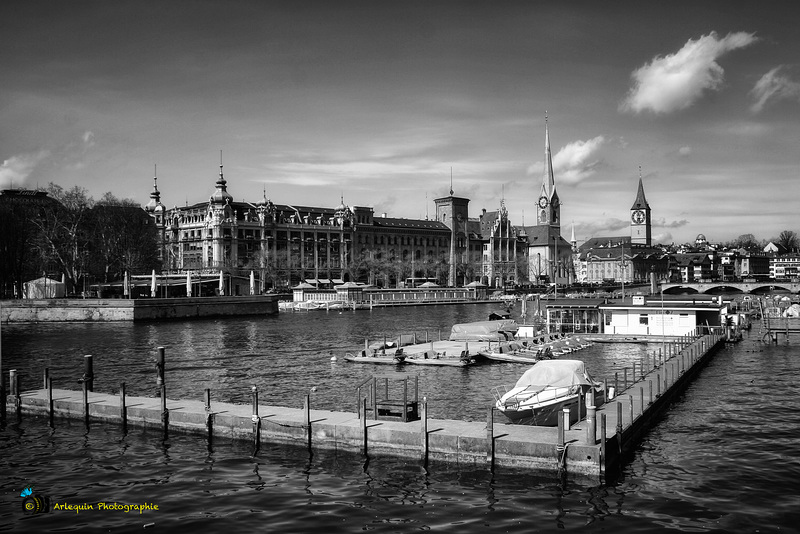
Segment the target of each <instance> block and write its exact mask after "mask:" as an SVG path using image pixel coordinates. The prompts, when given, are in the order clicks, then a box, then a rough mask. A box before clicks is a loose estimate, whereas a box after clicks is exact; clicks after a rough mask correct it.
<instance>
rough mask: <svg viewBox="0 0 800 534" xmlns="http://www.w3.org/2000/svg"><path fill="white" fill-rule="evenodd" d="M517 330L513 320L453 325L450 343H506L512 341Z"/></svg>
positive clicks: (517, 326)
mask: <svg viewBox="0 0 800 534" xmlns="http://www.w3.org/2000/svg"><path fill="white" fill-rule="evenodd" d="M518 328H519V325H517V322H516V321H514V320H513V319H501V320H499V321H475V322H472V323H461V324H454V325H453V327H452V329H451V330H450V341H508V340H510V339H514V334H516V332H517V329H518Z"/></svg>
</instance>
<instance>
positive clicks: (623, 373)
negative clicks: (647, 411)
mask: <svg viewBox="0 0 800 534" xmlns="http://www.w3.org/2000/svg"><path fill="white" fill-rule="evenodd" d="M622 376H623V380H624V381H623V384H624V385H625V387H624V388H623V390H622V391H627V389H628V368H627V367H626V368H625V369H623V370H622Z"/></svg>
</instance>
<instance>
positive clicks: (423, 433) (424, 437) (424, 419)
mask: <svg viewBox="0 0 800 534" xmlns="http://www.w3.org/2000/svg"><path fill="white" fill-rule="evenodd" d="M421 408H422V409H421V411H420V427H421V429H420V439H421V443H420V444H421V445H422V464H423V465H425V466H427V465H428V397H422V406H421Z"/></svg>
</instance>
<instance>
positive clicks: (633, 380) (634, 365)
mask: <svg viewBox="0 0 800 534" xmlns="http://www.w3.org/2000/svg"><path fill="white" fill-rule="evenodd" d="M632 363H633V372H632V373H631V383H632V384H635V383H636V362H632Z"/></svg>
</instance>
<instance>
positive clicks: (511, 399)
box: [492, 360, 603, 426]
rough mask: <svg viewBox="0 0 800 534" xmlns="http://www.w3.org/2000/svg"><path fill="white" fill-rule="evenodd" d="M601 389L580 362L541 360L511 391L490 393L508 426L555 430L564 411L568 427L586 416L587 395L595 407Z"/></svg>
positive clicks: (502, 387) (502, 389)
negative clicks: (551, 428) (548, 427)
mask: <svg viewBox="0 0 800 534" xmlns="http://www.w3.org/2000/svg"><path fill="white" fill-rule="evenodd" d="M602 389H603V385H602V384H601V383H600V382H596V381H595V380H594V379H592V377H591V376H590V375H589V373H588V372H587V371H586V367H585V366H584V363H583V362H582V361H580V360H542V361H540V362H537V363H536V364H535V365H534V366H533V367H531V368H530V369H528V370H527V371H525V373H524V374H523V375H522V376H521V377H520V379H519V380H517V383H516V384H515V385H514V387H512V388H508V387H507V386H498V387H496V388H494V389H493V390H492V393H493V395H494V397H495V400H496V403H495V406H496V407H497V409H498V410H499V411H501V412H503V414H505V416H506V417H508V418H509V419H510V420H511V422H512V423H514V424H525V425H536V426H557V425H558V416H559V414H561V413H563V409H564V408H570V423H574V422H577V421H579V420H580V419H581V418H582V417H583V416H584V415H585V414H586V406H585V404H586V403H585V398H586V393H587V392H591V393H592V394H593V395H594V400H595V405H596V406H597V405H599V404H600V403H601V402H602V400H603V397H602V395H598V393H599V392H602ZM579 405H580V410H579V409H578V406H579Z"/></svg>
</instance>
